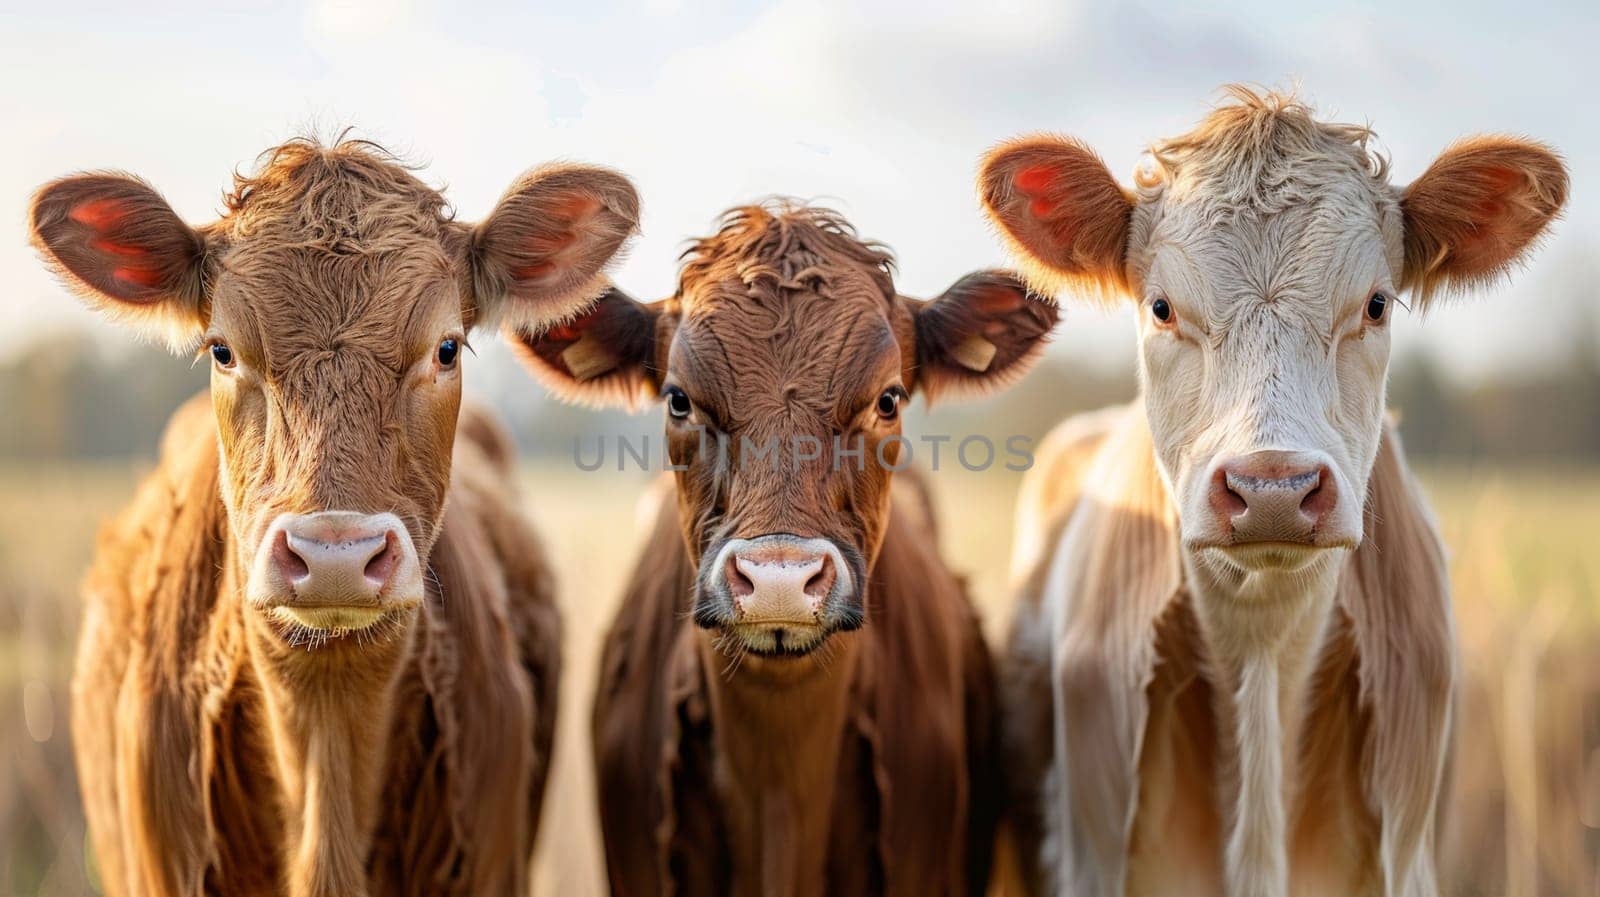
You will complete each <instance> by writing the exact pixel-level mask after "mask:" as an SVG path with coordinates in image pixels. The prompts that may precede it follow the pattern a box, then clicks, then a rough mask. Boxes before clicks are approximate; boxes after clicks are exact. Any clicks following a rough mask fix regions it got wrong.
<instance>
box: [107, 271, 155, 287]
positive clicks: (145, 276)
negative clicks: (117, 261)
mask: <svg viewBox="0 0 1600 897" xmlns="http://www.w3.org/2000/svg"><path fill="white" fill-rule="evenodd" d="M111 276H112V277H115V278H116V279H117V280H121V281H124V282H126V283H131V284H135V285H137V286H141V287H153V286H158V285H160V283H161V272H160V271H155V270H152V269H150V268H116V269H113V270H112V272H111Z"/></svg>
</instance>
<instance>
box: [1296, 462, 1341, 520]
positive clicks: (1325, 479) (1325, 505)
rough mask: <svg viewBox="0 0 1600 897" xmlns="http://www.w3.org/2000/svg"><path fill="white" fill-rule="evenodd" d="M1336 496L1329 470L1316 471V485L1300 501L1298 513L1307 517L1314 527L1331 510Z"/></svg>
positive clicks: (1336, 498)
mask: <svg viewBox="0 0 1600 897" xmlns="http://www.w3.org/2000/svg"><path fill="white" fill-rule="evenodd" d="M1337 501H1338V494H1337V492H1336V490H1335V489H1334V486H1333V479H1332V476H1331V474H1330V472H1329V470H1328V469H1327V468H1326V467H1324V468H1321V469H1320V470H1318V471H1317V481H1316V485H1315V486H1313V487H1311V491H1310V492H1307V493H1306V495H1305V498H1303V499H1301V500H1300V513H1302V514H1304V515H1305V516H1306V517H1309V518H1310V519H1311V521H1312V524H1313V525H1315V524H1316V523H1319V522H1321V521H1322V518H1324V517H1326V516H1327V515H1328V512H1329V511H1331V510H1333V506H1334V504H1335V502H1337Z"/></svg>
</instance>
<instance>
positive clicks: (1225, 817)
mask: <svg viewBox="0 0 1600 897" xmlns="http://www.w3.org/2000/svg"><path fill="white" fill-rule="evenodd" d="M1229 92H1230V94H1231V95H1232V102H1230V103H1228V104H1226V105H1223V106H1221V107H1220V108H1218V109H1216V110H1215V111H1214V112H1212V113H1211V114H1210V115H1209V116H1208V117H1207V118H1206V119H1205V120H1204V121H1203V122H1202V123H1201V124H1200V126H1199V127H1198V128H1197V129H1195V130H1194V131H1193V132H1191V133H1189V134H1187V135H1185V136H1183V137H1179V138H1177V139H1174V140H1168V141H1164V142H1161V143H1158V144H1156V145H1155V146H1154V147H1152V149H1151V152H1150V156H1149V158H1148V159H1147V161H1146V162H1145V164H1144V165H1143V166H1142V167H1141V169H1140V170H1139V172H1138V173H1137V176H1136V184H1137V186H1136V189H1134V190H1133V191H1128V190H1125V189H1124V188H1122V187H1121V186H1119V185H1118V184H1117V182H1116V181H1115V180H1114V179H1113V178H1112V176H1111V175H1110V174H1109V173H1108V172H1107V171H1106V168H1105V166H1104V164H1103V163H1102V162H1101V161H1100V160H1099V158H1098V157H1096V156H1095V154H1094V153H1093V152H1092V151H1090V150H1089V149H1088V148H1086V147H1085V146H1084V145H1083V144H1081V143H1078V142H1076V141H1073V140H1070V139H1066V138H1061V137H1053V136H1034V137H1027V138H1023V139H1019V140H1016V141H1013V142H1010V143H1007V144H1004V145H1002V146H1000V147H999V148H997V149H996V150H994V151H993V152H992V153H990V154H989V155H988V157H987V158H986V159H985V160H984V163H983V172H982V175H981V177H980V190H981V193H982V200H983V203H984V206H985V209H986V210H987V212H988V214H989V215H990V217H991V218H992V219H993V220H994V222H995V223H996V224H997V225H998V226H999V230H1000V232H1001V233H1002V234H1003V235H1004V237H1005V238H1006V239H1007V241H1008V242H1009V243H1010V244H1011V246H1012V248H1013V250H1014V251H1015V253H1016V255H1017V256H1018V258H1019V259H1021V260H1022V261H1023V263H1024V264H1025V265H1026V266H1027V267H1028V270H1029V273H1030V276H1031V279H1032V280H1033V282H1034V284H1035V286H1036V287H1037V288H1039V289H1042V290H1050V291H1056V290H1062V289H1071V288H1077V289H1080V290H1082V289H1084V288H1087V289H1088V290H1090V291H1093V292H1095V293H1098V294H1100V295H1103V296H1110V295H1115V294H1123V295H1126V296H1127V297H1130V298H1131V299H1132V301H1134V302H1136V303H1138V306H1139V323H1138V327H1139V350H1140V351H1139V359H1140V382H1141V384H1142V388H1141V393H1142V400H1141V401H1140V402H1138V403H1136V404H1135V405H1133V406H1131V407H1127V408H1123V409H1115V410H1111V411H1106V412H1100V413H1098V414H1095V415H1090V416H1085V417H1082V418H1076V419H1074V420H1071V421H1068V422H1067V423H1065V424H1063V425H1062V427H1060V428H1059V429H1058V430H1057V432H1056V433H1055V434H1053V435H1052V437H1051V438H1050V440H1049V444H1048V445H1047V446H1046V447H1045V449H1044V451H1042V452H1041V454H1040V459H1041V461H1040V463H1039V464H1038V465H1037V466H1036V467H1035V468H1034V472H1033V473H1032V474H1030V480H1029V482H1028V483H1027V484H1026V485H1025V486H1024V497H1023V507H1022V509H1021V518H1020V520H1019V534H1020V538H1019V544H1018V555H1017V557H1016V558H1015V561H1014V569H1015V570H1017V571H1019V572H1020V573H1022V574H1023V575H1024V576H1025V577H1026V585H1025V587H1024V588H1023V598H1022V601H1021V603H1020V605H1019V607H1018V610H1017V618H1016V621H1015V625H1014V629H1013V635H1012V639H1011V645H1010V647H1009V658H1008V669H1007V672H1006V683H1005V686H1004V689H1005V699H1006V700H1007V701H1008V702H1009V708H1008V709H1009V711H1010V712H1009V713H1008V714H1007V717H1008V720H1009V731H1008V733H1007V742H1008V747H1007V749H1008V750H1009V751H1010V752H1011V755H1012V756H1011V764H1010V768H1012V769H1013V770H1015V771H1016V772H1017V774H1018V779H1019V782H1018V783H1019V789H1018V801H1019V804H1020V805H1021V806H1022V808H1023V812H1021V813H1020V814H1019V815H1020V818H1019V819H1018V820H1017V824H1016V826H1015V827H1016V829H1017V830H1018V832H1019V835H1020V836H1021V837H1020V842H1021V850H1022V856H1023V857H1024V863H1025V864H1030V863H1031V864H1032V868H1031V869H1029V873H1030V874H1029V876H1028V877H1029V878H1030V883H1031V885H1032V887H1033V888H1034V889H1035V890H1040V891H1048V892H1051V893H1061V894H1072V895H1078V897H1090V895H1112V894H1115V895H1122V894H1129V895H1134V894H1138V895H1146V894H1148V895H1183V897H1196V895H1208V894H1217V895H1221V894H1227V895H1233V897H1257V895H1260V897H1285V895H1289V894H1293V895H1295V897H1306V895H1320V894H1326V895H1353V894H1382V895H1405V897H1413V895H1434V894H1436V893H1437V891H1438V886H1437V883H1436V878H1437V876H1436V872H1435V850H1436V845H1437V840H1438V839H1437V829H1436V825H1435V815H1436V812H1437V806H1438V802H1439V799H1440V796H1441V794H1442V793H1443V791H1444V790H1445V788H1444V782H1445V780H1446V779H1447V777H1448V767H1449V761H1450V755H1451V747H1452V742H1453V706H1454V693H1455V688H1456V681H1457V676H1458V664H1457V659H1456V649H1455V637H1454V625H1453V622H1452V617H1451V610H1450V602H1449V591H1448V584H1447V582H1446V576H1445V569H1444V561H1443V552H1442V549H1441V547H1440V543H1439V540H1438V536H1437V534H1436V531H1435V527H1434V525H1433V522H1432V520H1431V516H1430V513H1429V511H1428V509H1427V507H1426V505H1425V503H1424V502H1423V499H1422V498H1421V496H1420V494H1419V493H1418V491H1417V489H1416V486H1415V484H1414V482H1413V480H1412V478H1411V474H1410V473H1409V471H1408V469H1407V468H1406V465H1405V461H1404V458H1403V454H1402V452H1401V449H1400V445H1399V442H1398V440H1397V439H1396V437H1395V433H1394V430H1393V428H1392V427H1391V426H1389V425H1387V424H1386V422H1385V418H1384V386H1385V380H1386V373H1387V369H1388V361H1389V328H1390V319H1391V318H1392V317H1393V316H1394V314H1395V312H1396V307H1397V306H1399V305H1400V301H1399V297H1400V295H1401V294H1402V292H1409V293H1410V294H1411V296H1412V297H1413V301H1414V305H1413V306H1411V307H1412V308H1417V309H1421V308H1424V307H1426V305H1427V303H1429V302H1430V301H1433V299H1434V298H1435V297H1436V296H1439V295H1441V294H1444V293H1447V292H1451V291H1452V290H1455V289H1463V288H1468V287H1475V286H1481V285H1484V284H1488V283H1492V282H1495V281H1497V280H1498V279H1499V278H1500V277H1501V276H1502V275H1504V274H1505V272H1506V271H1508V270H1509V269H1510V268H1512V267H1514V266H1515V265H1516V263H1517V262H1519V261H1520V260H1521V259H1522V258H1523V257H1524V255H1525V253H1526V252H1527V250H1528V249H1529V248H1530V247H1531V246H1532V245H1534V244H1535V243H1537V242H1538V240H1539V238H1540V236H1541V235H1542V234H1543V233H1544V232H1545V229H1546V227H1547V226H1548V225H1549V223H1550V222H1551V220H1552V219H1553V218H1555V217H1556V215H1557V214H1558V213H1559V212H1560V210H1561V208H1562V205H1563V204H1564V202H1565V200H1566V195H1567V175H1566V172H1565V170H1564V168H1563V166H1562V163H1561V161H1560V159H1559V158H1558V157H1557V156H1556V155H1555V154H1554V153H1553V152H1552V151H1551V150H1550V149H1548V148H1546V147H1543V146H1541V145H1539V144H1536V143H1532V142H1529V141H1526V140H1520V139H1514V138H1505V137H1478V138H1473V139H1471V140H1467V141H1464V142H1461V143H1458V144H1456V145H1454V146H1452V147H1450V148H1449V149H1447V150H1446V151H1445V152H1444V154H1443V155H1441V156H1440V157H1439V158H1438V159H1437V160H1436V161H1435V162H1434V163H1433V165H1432V166H1431V167H1430V168H1429V169H1428V170H1427V171H1426V172H1425V173H1424V174H1423V175H1422V177H1421V178H1419V179H1418V180H1417V181H1416V182H1415V183H1413V184H1411V185H1410V186H1409V187H1406V188H1404V189H1398V188H1396V187H1393V186H1391V185H1390V183H1389V181H1388V177H1387V163H1386V161H1385V160H1384V159H1382V158H1381V157H1378V156H1377V155H1375V154H1374V153H1372V152H1371V151H1369V150H1368V148H1367V146H1366V144H1367V140H1368V138H1369V137H1370V132H1369V131H1368V130H1367V129H1366V128H1362V127H1356V126H1351V125H1337V124H1328V123H1324V122H1319V121H1316V120H1315V119H1314V118H1313V117H1312V114H1311V112H1310V110H1309V109H1307V108H1306V107H1305V106H1304V105H1302V104H1300V103H1299V102H1297V101H1295V100H1294V99H1293V98H1291V97H1286V96H1282V95H1278V94H1264V95H1263V94H1257V93H1255V92H1252V91H1250V90H1246V89H1243V88H1230V90H1229Z"/></svg>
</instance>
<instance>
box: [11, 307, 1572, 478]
mask: <svg viewBox="0 0 1600 897" xmlns="http://www.w3.org/2000/svg"><path fill="white" fill-rule="evenodd" d="M1566 354H1567V357H1566V358H1564V359H1559V360H1557V363H1555V364H1552V365H1546V366H1545V369H1544V370H1541V371H1537V372H1529V373H1518V374H1515V375H1511V374H1508V375H1505V376H1504V377H1502V378H1501V379H1495V380H1490V381H1487V382H1484V383H1482V384H1478V385H1473V386H1462V385H1459V384H1457V383H1454V382H1453V381H1451V380H1450V379H1449V378H1447V377H1446V376H1445V375H1444V374H1443V373H1442V372H1441V370H1440V368H1439V366H1438V364H1437V363H1436V362H1435V360H1434V359H1433V358H1432V357H1431V356H1429V355H1427V354H1425V353H1410V354H1406V355H1403V356H1400V357H1397V358H1396V359H1395V360H1394V362H1393V364H1392V366H1391V369H1390V383H1389V404H1390V407H1392V408H1394V409H1396V410H1397V411H1398V412H1399V413H1400V416H1401V429H1402V432H1403V434H1404V437H1405V440H1406V448H1407V450H1408V452H1409V453H1410V454H1411V455H1412V456H1413V457H1417V458H1427V459H1440V460H1462V461H1470V460H1474V459H1480V458H1481V459H1485V460H1494V461H1496V462H1497V463H1506V462H1512V461H1517V462H1527V463H1536V464H1537V463H1551V462H1573V463H1578V462H1600V337H1597V336H1596V328H1594V327H1590V326H1584V327H1577V328H1575V330H1574V340H1573V343H1572V344H1570V346H1569V349H1568V351H1567V353H1566ZM484 355H485V356H486V357H484V358H482V359H481V360H480V365H479V367H478V368H477V370H475V371H474V372H473V373H474V375H475V376H476V379H475V380H473V381H469V382H472V383H474V384H475V385H476V387H477V393H478V395H480V396H483V395H485V394H486V395H487V398H488V399H489V400H490V401H491V402H492V403H493V404H494V405H495V406H496V407H498V408H499V409H500V410H501V412H502V414H503V415H504V416H505V417H506V418H507V420H509V421H510V423H511V426H512V429H513V431H514V433H515V435H516V437H517V440H518V442H519V444H520V445H521V447H522V449H523V450H524V451H525V452H526V453H528V454H530V455H549V456H556V455H570V453H571V452H572V450H573V444H574V440H575V439H583V440H588V441H586V442H585V443H584V445H585V446H586V447H587V446H592V445H593V442H592V440H593V439H594V438H595V436H596V434H600V433H606V434H626V435H628V436H629V437H636V436H638V435H642V434H652V433H654V434H659V432H660V431H659V422H658V421H657V420H656V419H655V416H654V415H650V416H645V417H631V418H630V417H628V416H626V415H623V414H621V413H618V412H611V413H603V414H597V413H595V412H593V411H591V410H587V409H579V408H568V407H565V406H561V405H559V404H557V403H555V402H553V401H549V400H547V399H544V398H543V396H542V392H541V390H540V388H539V387H538V386H537V385H536V384H534V383H533V382H531V381H530V380H529V379H528V378H527V377H526V375H524V374H522V373H521V371H520V370H517V369H515V367H514V363H513V362H512V361H511V360H510V359H509V358H508V357H507V356H506V353H505V352H504V351H503V350H497V351H485V353H484ZM208 377H209V365H207V364H204V363H202V364H198V365H194V366H193V367H191V366H190V364H189V362H188V361H186V360H183V359H177V358H174V357H172V356H171V355H169V354H168V353H166V352H165V351H163V350H161V349H159V348H155V347H149V346H132V347H123V348H119V349H117V350H115V351H111V352H108V351H106V350H105V349H104V348H102V347H101V346H100V345H99V344H97V343H96V342H95V341H94V340H93V339H92V338H90V337H88V336H86V335H61V336H56V337H52V338H50V339H47V340H43V341H40V342H38V343H36V344H34V345H32V346H30V347H29V348H27V349H26V350H25V351H23V352H22V353H20V354H18V355H15V356H13V357H12V358H11V359H9V360H8V361H5V362H4V363H0V415H3V417H4V420H5V426H4V427H0V458H3V459H10V460H81V459H97V458H98V459H105V458H121V457H140V456H142V457H149V456H153V455H154V453H155V451H156V448H157V445H158V443H159V440H160V434H161V431H162V428H163V427H164V425H165V423H166V419H167V416H168V415H169V414H170V413H171V412H172V410H173V409H174V408H175V407H177V406H178V405H179V404H180V403H181V402H183V401H184V400H185V399H187V398H188V397H190V396H192V395H194V394H195V393H197V392H199V391H200V390H202V389H204V388H205V387H206V384H207V381H208ZM1134 392H1135V384H1134V380H1133V376H1132V374H1131V372H1130V373H1128V374H1116V375H1111V374H1106V373H1103V372H1098V371H1095V370H1092V369H1088V368H1078V367H1074V366H1073V365H1071V364H1070V363H1067V362H1064V361H1061V360H1058V359H1053V358H1050V359H1047V360H1046V361H1045V362H1044V363H1042V364H1041V365H1040V366H1039V368H1038V369H1037V370H1035V371H1034V372H1033V373H1031V374H1029V376H1028V377H1026V378H1024V379H1023V380H1022V381H1021V382H1020V383H1018V384H1016V385H1015V386H1013V387H1012V388H1010V389H1008V390H1006V391H1004V392H1002V393H999V394H997V395H993V396H989V397H986V398H984V399H983V400H982V401H976V402H948V403H944V404H941V405H940V406H938V407H937V408H935V409H934V411H933V412H932V413H931V414H929V413H926V412H925V411H923V410H921V409H919V410H918V411H917V412H916V414H915V415H914V416H913V417H912V418H911V419H910V420H911V421H912V423H911V426H910V429H911V430H912V433H913V435H916V434H921V433H935V432H939V433H953V434H958V435H960V434H969V433H982V434H986V435H989V436H991V437H1001V438H1003V437H1004V436H1006V435H1010V434H1014V433H1020V434H1024V435H1030V436H1035V437H1037V436H1040V435H1043V433H1044V432H1045V431H1046V430H1048V429H1049V428H1050V426H1051V425H1053V424H1054V423H1055V422H1056V421H1059V420H1060V419H1061V418H1062V417H1064V416H1066V415H1067V414H1070V413H1072V412H1075V411H1081V410H1086V409H1090V408H1098V407H1101V406H1104V405H1107V404H1111V403H1114V402H1121V401H1126V400H1128V399H1130V398H1131V397H1132V396H1133V395H1134ZM586 451H587V452H590V453H591V454H592V448H586Z"/></svg>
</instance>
